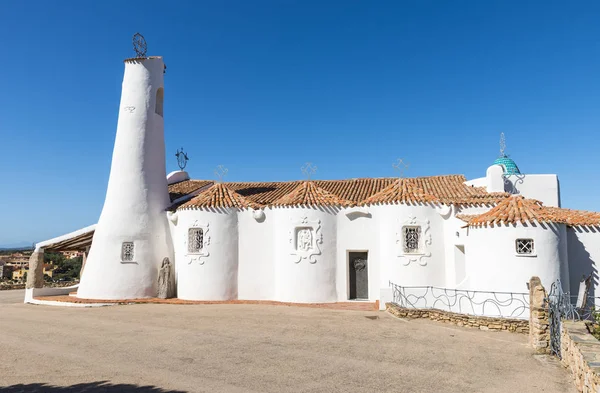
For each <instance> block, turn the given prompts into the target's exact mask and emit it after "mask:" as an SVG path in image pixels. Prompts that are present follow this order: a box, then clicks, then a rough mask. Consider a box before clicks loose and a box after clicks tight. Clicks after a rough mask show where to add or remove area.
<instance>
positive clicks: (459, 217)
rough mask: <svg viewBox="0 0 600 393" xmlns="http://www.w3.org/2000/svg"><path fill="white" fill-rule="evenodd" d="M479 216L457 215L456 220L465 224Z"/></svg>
mask: <svg viewBox="0 0 600 393" xmlns="http://www.w3.org/2000/svg"><path fill="white" fill-rule="evenodd" d="M477 216H478V215H477V214H457V215H456V218H458V219H459V220H463V221H464V222H469V221H471V220H472V219H474V218H475V217H477Z"/></svg>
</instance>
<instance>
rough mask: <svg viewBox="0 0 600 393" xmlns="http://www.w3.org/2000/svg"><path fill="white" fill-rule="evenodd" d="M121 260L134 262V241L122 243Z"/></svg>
mask: <svg viewBox="0 0 600 393" xmlns="http://www.w3.org/2000/svg"><path fill="white" fill-rule="evenodd" d="M121 261H123V262H133V242H123V244H122V245H121Z"/></svg>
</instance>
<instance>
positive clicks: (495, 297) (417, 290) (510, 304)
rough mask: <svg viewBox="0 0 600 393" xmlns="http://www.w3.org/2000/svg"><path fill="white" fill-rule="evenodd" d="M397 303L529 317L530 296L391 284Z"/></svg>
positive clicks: (477, 314)
mask: <svg viewBox="0 0 600 393" xmlns="http://www.w3.org/2000/svg"><path fill="white" fill-rule="evenodd" d="M390 287H391V288H392V291H393V302H394V303H396V304H397V305H398V306H400V307H404V308H418V309H436V310H442V311H450V312H455V313H459V314H468V315H474V316H485V317H495V318H515V319H527V318H529V293H515V292H486V291H470V290H463V289H449V288H439V287H433V286H413V287H403V286H400V285H397V284H394V283H393V282H391V281H390Z"/></svg>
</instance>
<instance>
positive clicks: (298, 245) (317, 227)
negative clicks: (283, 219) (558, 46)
mask: <svg viewBox="0 0 600 393" xmlns="http://www.w3.org/2000/svg"><path fill="white" fill-rule="evenodd" d="M292 225H293V226H292V229H291V230H290V245H291V251H290V254H291V255H293V256H294V263H299V262H300V261H301V260H303V259H307V260H308V262H310V263H317V255H321V246H320V245H321V244H323V234H322V233H321V220H316V221H309V220H308V218H307V217H302V218H301V219H300V220H296V221H295V220H293V219H292Z"/></svg>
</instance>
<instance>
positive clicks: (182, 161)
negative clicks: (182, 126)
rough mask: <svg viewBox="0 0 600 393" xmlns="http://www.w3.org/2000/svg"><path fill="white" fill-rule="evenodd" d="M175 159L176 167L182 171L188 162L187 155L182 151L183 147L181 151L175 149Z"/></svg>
mask: <svg viewBox="0 0 600 393" xmlns="http://www.w3.org/2000/svg"><path fill="white" fill-rule="evenodd" d="M175 157H177V165H179V169H181V170H183V169H184V168H185V166H186V165H187V162H188V160H189V158H188V156H187V153H186V152H184V151H183V147H182V148H181V150H179V149H177V154H175Z"/></svg>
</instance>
